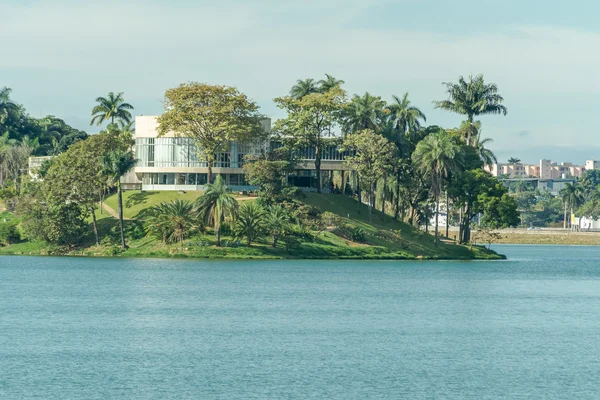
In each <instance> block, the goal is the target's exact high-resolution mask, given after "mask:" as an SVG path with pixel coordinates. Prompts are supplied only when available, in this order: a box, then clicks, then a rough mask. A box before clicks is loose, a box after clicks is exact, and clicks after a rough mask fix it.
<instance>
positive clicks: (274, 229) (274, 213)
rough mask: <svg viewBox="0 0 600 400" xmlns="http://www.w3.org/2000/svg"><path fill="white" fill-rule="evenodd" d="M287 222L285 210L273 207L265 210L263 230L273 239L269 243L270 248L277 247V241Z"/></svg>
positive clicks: (287, 217)
mask: <svg viewBox="0 0 600 400" xmlns="http://www.w3.org/2000/svg"><path fill="white" fill-rule="evenodd" d="M289 220H290V219H289V216H288V213H287V210H286V209H285V208H283V207H281V206H278V205H273V206H271V207H269V208H268V209H267V213H266V214H265V229H266V230H267V232H268V233H269V235H271V238H272V239H273V240H272V241H271V246H273V247H277V240H278V239H279V237H280V236H281V235H283V234H284V232H285V230H286V228H287V226H288V224H289Z"/></svg>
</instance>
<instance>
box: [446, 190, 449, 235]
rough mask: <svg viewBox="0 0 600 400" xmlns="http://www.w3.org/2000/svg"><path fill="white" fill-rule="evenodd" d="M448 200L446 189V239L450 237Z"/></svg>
mask: <svg viewBox="0 0 600 400" xmlns="http://www.w3.org/2000/svg"><path fill="white" fill-rule="evenodd" d="M449 228H450V202H449V201H448V191H447V190H446V239H450V236H449Z"/></svg>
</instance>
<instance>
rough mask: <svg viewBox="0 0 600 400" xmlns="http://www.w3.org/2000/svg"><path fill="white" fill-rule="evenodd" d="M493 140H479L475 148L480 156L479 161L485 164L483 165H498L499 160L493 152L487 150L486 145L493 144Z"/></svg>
mask: <svg viewBox="0 0 600 400" xmlns="http://www.w3.org/2000/svg"><path fill="white" fill-rule="evenodd" d="M492 142H493V140H492V139H490V138H487V139H483V140H478V141H477V144H476V146H475V148H476V149H477V154H479V159H480V160H481V162H482V163H483V165H489V166H491V165H494V164H498V159H497V158H496V155H495V154H494V152H493V151H491V150H490V149H488V148H486V147H485V145H486V144H487V143H492Z"/></svg>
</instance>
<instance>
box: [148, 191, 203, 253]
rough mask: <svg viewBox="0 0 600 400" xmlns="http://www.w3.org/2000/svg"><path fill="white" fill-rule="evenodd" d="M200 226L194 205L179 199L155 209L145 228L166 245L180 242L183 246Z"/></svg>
mask: <svg viewBox="0 0 600 400" xmlns="http://www.w3.org/2000/svg"><path fill="white" fill-rule="evenodd" d="M198 225H199V224H198V223H197V221H196V218H195V217H194V205H193V204H192V203H191V202H189V201H185V200H180V199H178V200H174V201H170V202H167V203H161V204H159V205H158V206H156V207H154V208H153V209H152V212H151V215H150V216H149V217H148V218H147V219H146V223H145V228H146V231H147V232H148V234H150V235H152V236H154V237H155V238H157V239H159V240H162V241H163V242H164V243H175V242H179V245H181V244H182V243H183V240H184V239H185V238H186V237H187V236H188V235H189V234H190V233H191V232H193V231H194V230H195V229H196V228H197V227H198Z"/></svg>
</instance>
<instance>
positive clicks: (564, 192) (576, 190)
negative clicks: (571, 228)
mask: <svg viewBox="0 0 600 400" xmlns="http://www.w3.org/2000/svg"><path fill="white" fill-rule="evenodd" d="M558 194H559V195H560V197H561V199H562V201H563V202H564V204H565V215H564V221H563V228H564V229H566V228H567V208H570V209H571V214H573V209H574V208H575V207H578V206H580V205H581V203H583V200H584V193H583V189H582V187H581V186H579V185H576V184H570V183H567V184H566V186H565V187H564V188H562V189H561V190H560V192H558Z"/></svg>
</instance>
